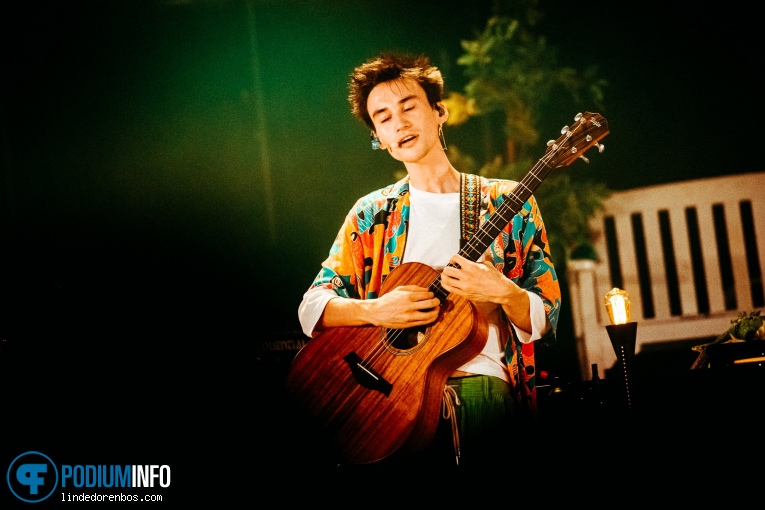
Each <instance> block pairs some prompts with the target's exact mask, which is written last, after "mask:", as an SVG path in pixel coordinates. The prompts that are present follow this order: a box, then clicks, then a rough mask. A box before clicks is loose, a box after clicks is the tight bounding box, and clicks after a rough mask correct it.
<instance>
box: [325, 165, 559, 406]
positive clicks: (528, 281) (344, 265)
mask: <svg viewBox="0 0 765 510" xmlns="http://www.w3.org/2000/svg"><path fill="white" fill-rule="evenodd" d="M468 177H470V178H471V179H472V180H471V181H470V182H472V183H473V190H474V193H475V195H476V196H480V204H481V207H480V213H479V216H480V223H483V222H484V221H486V220H487V219H488V218H489V217H490V216H491V214H492V213H493V212H494V211H495V210H496V209H497V207H499V205H500V204H501V203H502V202H503V201H504V200H505V198H506V197H505V194H507V193H510V192H512V191H513V189H514V188H515V185H516V183H515V182H514V181H510V180H501V179H488V178H485V177H478V176H468V175H467V174H463V175H462V181H463V233H464V225H465V222H464V214H465V211H464V209H465V207H464V197H465V193H466V191H465V182H466V181H467V178H468ZM478 193H480V195H478ZM408 223H409V178H408V177H405V178H404V179H402V180H400V181H399V182H397V183H395V184H392V185H390V186H387V187H385V188H382V189H379V190H377V191H374V192H372V193H369V194H368V195H366V196H364V197H362V198H360V199H359V200H358V201H357V202H356V203H355V204H354V206H353V207H352V208H351V210H350V212H349V213H348V215H347V216H346V218H345V221H344V223H343V225H342V227H341V228H340V231H339V232H338V234H337V237H336V238H335V242H334V244H333V245H332V248H331V250H330V253H329V257H327V259H326V260H325V261H324V262H323V263H322V268H321V270H320V271H319V274H318V275H317V277H316V279H315V280H314V282H313V284H312V286H313V287H325V288H331V289H333V290H334V291H335V292H336V293H337V294H338V295H340V296H343V297H350V298H359V299H374V298H377V297H378V296H379V292H380V289H381V287H382V284H383V282H384V281H385V278H386V277H387V276H388V275H389V274H390V272H391V271H392V270H394V269H395V268H397V267H398V266H399V265H401V263H402V257H403V254H404V246H405V244H406V236H407V225H408ZM489 251H490V252H491V254H492V255H493V259H494V265H495V267H496V268H497V269H498V270H499V271H501V272H502V273H504V274H505V275H506V276H507V277H508V278H510V279H512V280H513V281H514V282H515V283H516V284H517V285H518V286H520V287H521V288H523V289H525V290H528V291H530V292H533V293H535V294H537V295H539V297H541V298H542V301H543V303H544V307H545V311H546V313H547V317H548V320H549V321H550V325H551V326H552V327H551V328H550V330H549V332H548V333H547V334H546V335H545V336H544V337H543V338H541V339H540V340H537V341H541V342H545V343H546V344H551V343H553V342H554V341H555V330H556V327H557V323H558V315H559V311H560V298H561V294H560V287H559V283H558V278H557V274H556V272H555V267H554V266H553V263H552V261H551V259H550V252H549V247H548V242H547V233H546V231H545V227H544V222H543V221H542V216H541V215H540V212H539V208H538V206H537V203H536V200H535V199H534V197H533V196H532V197H530V198H529V199H528V200H527V201H526V202H525V203H524V204H523V207H522V210H521V211H519V213H518V214H516V215H515V216H514V217H513V218H512V221H510V222H509V224H507V225H506V226H505V227H504V229H503V230H502V231H501V232H500V233H499V235H498V236H497V237H496V238H495V239H494V241H493V242H492V243H491V245H490V246H489ZM503 315H504V314H503ZM507 327H508V330H509V331H508V334H507V335H504V336H505V337H507V338H509V340H508V342H507V345H506V346H505V360H506V363H507V365H508V369H509V373H510V375H511V386H512V388H513V391H514V394H515V396H516V400H517V401H518V402H519V403H520V404H521V405H522V406H523V407H524V408H525V409H526V410H527V411H530V412H531V413H532V414H533V415H535V414H536V408H537V400H536V386H535V383H536V373H535V361H534V343H535V342H530V343H527V344H523V343H521V342H520V341H519V340H518V338H517V337H516V336H515V333H514V330H513V328H512V327H511V326H510V324H509V322H508V324H507Z"/></svg>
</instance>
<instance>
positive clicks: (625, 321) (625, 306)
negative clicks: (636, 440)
mask: <svg viewBox="0 0 765 510" xmlns="http://www.w3.org/2000/svg"><path fill="white" fill-rule="evenodd" d="M605 305H606V311H607V312H608V318H609V320H610V321H611V324H608V325H606V331H608V337H609V338H610V339H611V345H612V346H613V348H614V352H616V357H617V360H618V362H619V363H618V364H619V366H620V368H621V375H622V380H623V381H624V389H625V392H626V393H625V396H626V399H627V410H632V395H631V394H630V384H629V372H630V366H631V364H632V359H633V358H634V356H635V340H636V338H637V322H630V298H629V295H627V293H626V292H625V291H623V290H622V289H617V288H613V289H611V290H610V291H609V292H608V293H607V294H606V297H605Z"/></svg>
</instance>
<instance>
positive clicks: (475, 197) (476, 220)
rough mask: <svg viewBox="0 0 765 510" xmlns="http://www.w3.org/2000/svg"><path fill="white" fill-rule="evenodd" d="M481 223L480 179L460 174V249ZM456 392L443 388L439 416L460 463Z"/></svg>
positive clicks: (457, 399)
mask: <svg viewBox="0 0 765 510" xmlns="http://www.w3.org/2000/svg"><path fill="white" fill-rule="evenodd" d="M480 222H481V179H480V177H478V176H477V175H473V174H466V173H461V174H460V249H462V248H464V247H465V244H466V243H467V242H468V240H470V238H471V237H473V234H475V232H476V231H477V230H478V228H479V226H480ZM460 404H461V403H460V399H459V397H458V396H457V392H456V391H455V390H454V388H453V387H452V386H449V385H448V384H447V385H446V386H445V387H444V397H443V400H442V402H441V416H443V418H444V419H446V420H450V421H451V426H452V443H453V444H454V460H455V462H456V463H457V465H459V463H460V435H459V429H458V428H457V414H456V412H455V410H454V406H455V405H460Z"/></svg>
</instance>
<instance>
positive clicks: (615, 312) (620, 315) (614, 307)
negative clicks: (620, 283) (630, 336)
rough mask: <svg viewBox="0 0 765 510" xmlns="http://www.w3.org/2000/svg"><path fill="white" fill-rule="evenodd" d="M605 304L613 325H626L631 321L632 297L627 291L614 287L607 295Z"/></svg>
mask: <svg viewBox="0 0 765 510" xmlns="http://www.w3.org/2000/svg"><path fill="white" fill-rule="evenodd" d="M605 304H606V311H607V312H608V318H609V320H610V321H611V324H626V323H628V322H629V321H630V297H629V296H628V295H627V293H626V292H625V291H623V290H621V289H617V288H616V287H614V288H613V289H611V290H610V291H609V292H608V294H606V299H605Z"/></svg>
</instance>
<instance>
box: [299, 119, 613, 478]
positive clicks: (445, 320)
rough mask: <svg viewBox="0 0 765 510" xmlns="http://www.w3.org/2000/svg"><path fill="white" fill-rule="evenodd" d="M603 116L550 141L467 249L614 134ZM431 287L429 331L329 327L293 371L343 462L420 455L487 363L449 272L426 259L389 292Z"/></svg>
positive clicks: (471, 254)
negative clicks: (434, 307) (451, 399)
mask: <svg viewBox="0 0 765 510" xmlns="http://www.w3.org/2000/svg"><path fill="white" fill-rule="evenodd" d="M608 132H609V130H608V124H607V122H606V120H605V119H604V118H603V117H601V116H600V115H599V114H597V113H584V114H581V113H580V114H578V115H576V117H575V118H574V124H573V125H572V126H571V127H569V126H566V127H564V128H563V129H562V130H561V133H562V134H561V136H560V137H559V138H558V139H556V140H551V141H550V142H548V144H547V150H546V152H545V155H544V156H543V157H542V158H541V159H540V160H539V161H538V162H537V163H536V164H535V165H534V167H533V168H532V169H531V170H530V171H529V172H528V174H527V175H526V176H525V177H524V178H523V179H522V180H521V181H520V182H519V183H518V185H517V186H516V187H515V189H514V190H513V191H512V192H511V193H508V194H506V195H505V197H504V201H503V202H502V204H501V205H500V206H499V207H498V208H497V210H496V211H495V212H494V213H493V214H492V215H491V217H489V219H488V220H487V221H486V222H484V223H483V224H482V225H481V227H480V228H479V229H478V230H477V231H476V233H475V234H474V235H473V237H472V238H470V240H469V241H468V242H467V243H466V244H465V246H464V247H463V248H462V249H461V250H460V255H462V256H463V257H465V258H467V259H469V260H472V261H477V260H478V259H479V258H480V256H481V254H483V253H484V252H485V251H486V249H487V248H488V246H489V245H490V244H491V242H492V241H493V240H494V239H495V238H496V237H497V236H498V235H499V233H500V232H501V231H502V229H504V228H505V226H507V224H508V223H509V222H510V221H511V220H512V218H513V216H515V214H517V213H518V212H519V211H520V210H521V208H522V207H523V204H524V203H525V202H526V201H527V200H528V199H529V198H530V197H531V195H532V193H533V192H534V190H535V189H536V188H537V187H538V185H539V184H540V183H541V182H542V181H543V180H544V179H545V177H547V175H549V173H550V172H551V171H552V170H553V169H555V168H560V167H564V166H568V165H570V164H571V163H572V162H573V161H575V160H576V159H577V158H582V159H583V160H584V161H585V162H588V161H587V158H584V157H583V155H584V153H585V152H586V151H587V150H588V149H590V148H591V147H592V146H597V147H598V149H599V150H600V152H602V151H603V145H602V144H600V143H599V141H600V140H601V139H602V138H603V137H605V136H606V135H607V134H608ZM409 284H414V285H420V286H422V287H428V288H429V290H431V291H432V292H433V293H434V294H435V295H436V296H437V297H438V298H440V300H441V305H440V313H439V315H438V318H437V319H436V321H435V322H433V323H431V324H430V325H428V326H426V327H421V328H409V329H387V328H384V327H377V326H354V327H335V328H329V329H327V330H325V331H324V332H322V333H321V334H319V335H318V336H316V337H315V338H313V339H311V340H309V341H308V342H307V343H306V344H305V345H304V346H303V348H302V349H301V350H300V351H299V352H298V353H297V354H296V355H295V358H294V359H293V360H292V362H291V364H290V367H289V369H288V372H287V379H286V391H287V397H288V398H289V399H291V402H292V403H293V404H294V405H295V406H296V408H297V410H298V411H299V413H300V415H301V416H303V417H304V418H305V419H306V420H307V423H308V424H309V427H311V428H312V430H315V431H317V432H318V433H319V435H320V437H321V438H322V440H325V441H327V445H328V446H329V447H330V449H331V450H332V451H333V453H334V454H335V455H336V457H337V460H338V462H340V463H347V464H370V463H373V462H377V461H380V460H382V459H384V458H386V457H388V456H390V455H391V454H392V453H394V452H396V451H398V450H399V449H402V448H403V449H404V450H406V451H418V450H421V449H422V448H424V447H425V446H427V445H428V444H429V443H430V441H431V440H432V438H433V436H434V434H435V431H436V427H437V425H438V419H439V416H440V406H441V401H442V398H443V392H444V386H445V384H446V380H447V379H448V378H449V376H450V375H451V374H452V373H453V372H454V370H455V369H457V368H458V367H460V366H461V365H463V364H464V363H465V362H467V361H469V360H470V359H472V358H474V357H475V356H477V355H478V354H479V353H480V352H481V350H482V349H483V346H484V344H485V343H486V339H487V337H488V326H487V323H486V319H485V318H484V317H483V315H482V314H481V313H480V312H478V310H477V309H476V307H475V305H474V304H473V303H472V302H470V301H469V300H467V299H465V298H462V297H461V296H457V295H450V293H448V292H446V291H445V290H444V289H443V288H442V287H441V283H440V272H438V271H436V270H434V269H433V268H431V267H429V266H427V265H424V264H420V263H417V262H410V263H404V264H402V265H400V266H399V267H397V268H395V269H394V270H393V271H391V273H390V274H389V275H388V277H387V278H386V280H385V282H384V283H383V285H382V288H381V291H380V295H384V294H385V293H387V292H389V291H391V290H392V289H394V288H396V287H398V286H401V285H409Z"/></svg>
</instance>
